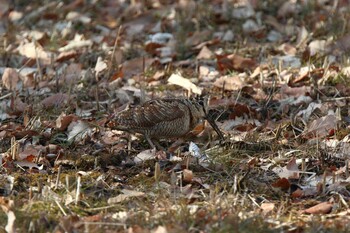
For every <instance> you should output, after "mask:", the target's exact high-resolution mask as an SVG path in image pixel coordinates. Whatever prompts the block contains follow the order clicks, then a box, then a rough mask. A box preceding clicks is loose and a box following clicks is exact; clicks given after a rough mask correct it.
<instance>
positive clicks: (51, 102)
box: [41, 93, 68, 108]
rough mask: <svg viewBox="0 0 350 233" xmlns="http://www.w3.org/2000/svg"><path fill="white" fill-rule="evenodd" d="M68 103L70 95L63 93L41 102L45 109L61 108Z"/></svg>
mask: <svg viewBox="0 0 350 233" xmlns="http://www.w3.org/2000/svg"><path fill="white" fill-rule="evenodd" d="M67 102H68V95H67V94H63V93H57V94H54V95H52V96H49V97H47V98H45V99H43V100H42V101H41V104H42V105H43V106H44V107H45V108H51V107H60V106H61V105H62V104H66V103H67Z"/></svg>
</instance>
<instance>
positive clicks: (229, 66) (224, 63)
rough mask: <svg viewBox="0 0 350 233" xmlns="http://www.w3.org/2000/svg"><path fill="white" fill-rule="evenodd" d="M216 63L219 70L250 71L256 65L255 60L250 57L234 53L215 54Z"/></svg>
mask: <svg viewBox="0 0 350 233" xmlns="http://www.w3.org/2000/svg"><path fill="white" fill-rule="evenodd" d="M216 58H217V65H218V67H219V70H220V71H221V72H226V71H232V70H236V71H239V72H243V71H246V70H249V71H252V70H254V69H255V68H256V67H257V65H258V64H257V62H256V61H255V60H254V59H251V58H244V57H242V56H239V55H236V54H230V55H217V56H216Z"/></svg>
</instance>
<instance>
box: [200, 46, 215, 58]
mask: <svg viewBox="0 0 350 233" xmlns="http://www.w3.org/2000/svg"><path fill="white" fill-rule="evenodd" d="M213 56H214V53H213V52H212V51H211V50H210V49H209V48H208V47H207V46H203V48H202V49H201V51H200V52H199V54H198V55H197V59H198V60H199V59H210V58H212V57H213Z"/></svg>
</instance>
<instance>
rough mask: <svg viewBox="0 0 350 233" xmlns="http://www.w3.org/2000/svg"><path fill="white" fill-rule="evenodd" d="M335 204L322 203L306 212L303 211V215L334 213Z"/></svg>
mask: <svg viewBox="0 0 350 233" xmlns="http://www.w3.org/2000/svg"><path fill="white" fill-rule="evenodd" d="M332 208H333V204H332V203H329V202H321V203H319V204H317V205H315V206H312V207H310V208H308V209H306V210H303V211H302V213H305V214H329V213H330V212H331V211H332Z"/></svg>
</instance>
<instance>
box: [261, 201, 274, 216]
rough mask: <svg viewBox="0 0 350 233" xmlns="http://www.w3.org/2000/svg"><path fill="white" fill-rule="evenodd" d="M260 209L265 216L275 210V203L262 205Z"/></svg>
mask: <svg viewBox="0 0 350 233" xmlns="http://www.w3.org/2000/svg"><path fill="white" fill-rule="evenodd" d="M260 208H261V209H262V210H263V213H264V214H267V213H268V212H271V211H272V210H273V209H274V208H275V203H262V204H261V206H260Z"/></svg>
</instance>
